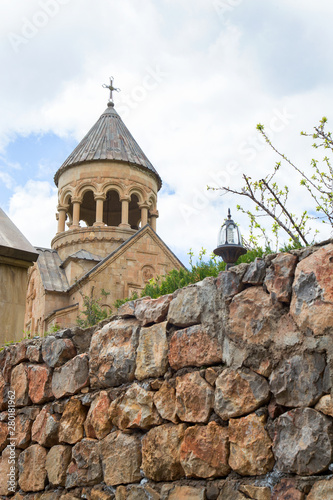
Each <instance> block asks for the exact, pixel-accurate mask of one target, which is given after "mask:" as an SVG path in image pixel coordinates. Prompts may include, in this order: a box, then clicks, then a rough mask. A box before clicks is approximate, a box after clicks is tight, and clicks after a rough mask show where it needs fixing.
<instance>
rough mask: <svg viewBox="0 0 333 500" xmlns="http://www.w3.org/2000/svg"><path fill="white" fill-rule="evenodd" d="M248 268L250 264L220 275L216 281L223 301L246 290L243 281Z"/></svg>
mask: <svg viewBox="0 0 333 500" xmlns="http://www.w3.org/2000/svg"><path fill="white" fill-rule="evenodd" d="M247 268H248V264H240V265H239V266H235V267H233V268H232V269H229V270H228V271H222V272H221V273H219V275H218V277H217V280H216V287H217V290H218V291H219V292H220V294H221V296H222V298H223V299H227V298H229V297H233V296H234V295H236V294H237V293H239V292H241V291H242V290H243V289H244V285H243V283H242V279H243V276H244V274H245V272H246V270H247Z"/></svg>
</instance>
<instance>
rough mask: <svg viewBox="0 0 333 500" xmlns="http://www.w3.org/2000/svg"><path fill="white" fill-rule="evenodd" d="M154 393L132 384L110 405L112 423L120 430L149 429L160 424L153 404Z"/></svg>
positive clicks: (159, 418)
mask: <svg viewBox="0 0 333 500" xmlns="http://www.w3.org/2000/svg"><path fill="white" fill-rule="evenodd" d="M153 397H154V393H153V392H152V391H146V390H145V389H143V388H142V387H140V386H139V385H138V384H133V385H132V386H131V387H130V388H129V389H128V390H127V391H126V392H125V393H124V394H122V395H121V396H120V397H119V398H118V399H116V400H115V401H113V402H112V403H111V405H110V410H109V416H110V419H111V420H112V423H113V424H114V425H116V426H117V427H118V428H119V429H121V430H126V429H135V428H138V429H150V428H151V427H153V426H154V425H159V424H161V423H162V419H161V417H160V416H159V414H158V412H157V410H156V408H155V406H154V402H153Z"/></svg>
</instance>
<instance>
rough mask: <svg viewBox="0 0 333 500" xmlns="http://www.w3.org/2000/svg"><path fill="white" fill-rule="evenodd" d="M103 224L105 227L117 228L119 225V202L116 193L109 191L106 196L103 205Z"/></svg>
mask: <svg viewBox="0 0 333 500" xmlns="http://www.w3.org/2000/svg"><path fill="white" fill-rule="evenodd" d="M103 222H104V223H105V224H106V225H107V226H119V224H120V223H121V202H120V200H119V194H118V193H117V191H113V190H110V191H108V192H107V194H106V199H105V201H104V205H103Z"/></svg>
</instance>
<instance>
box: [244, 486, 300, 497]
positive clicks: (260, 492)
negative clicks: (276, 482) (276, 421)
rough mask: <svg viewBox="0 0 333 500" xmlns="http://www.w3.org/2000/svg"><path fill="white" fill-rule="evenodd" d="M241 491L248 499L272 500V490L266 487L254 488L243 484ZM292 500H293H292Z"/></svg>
mask: <svg viewBox="0 0 333 500" xmlns="http://www.w3.org/2000/svg"><path fill="white" fill-rule="evenodd" d="M239 491H240V492H241V493H244V494H245V495H246V498H251V499H253V500H271V490H270V488H267V487H265V486H252V485H251V484H241V485H240V487H239ZM290 500H292V499H290Z"/></svg>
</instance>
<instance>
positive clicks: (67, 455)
mask: <svg viewBox="0 0 333 500" xmlns="http://www.w3.org/2000/svg"><path fill="white" fill-rule="evenodd" d="M71 458H72V448H71V446H66V445H61V444H59V445H55V446H52V448H51V449H50V451H49V452H48V454H47V457H46V462H45V468H46V472H47V476H48V479H49V482H50V484H52V485H53V486H65V481H66V471H67V467H68V465H69V463H70V461H71Z"/></svg>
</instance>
